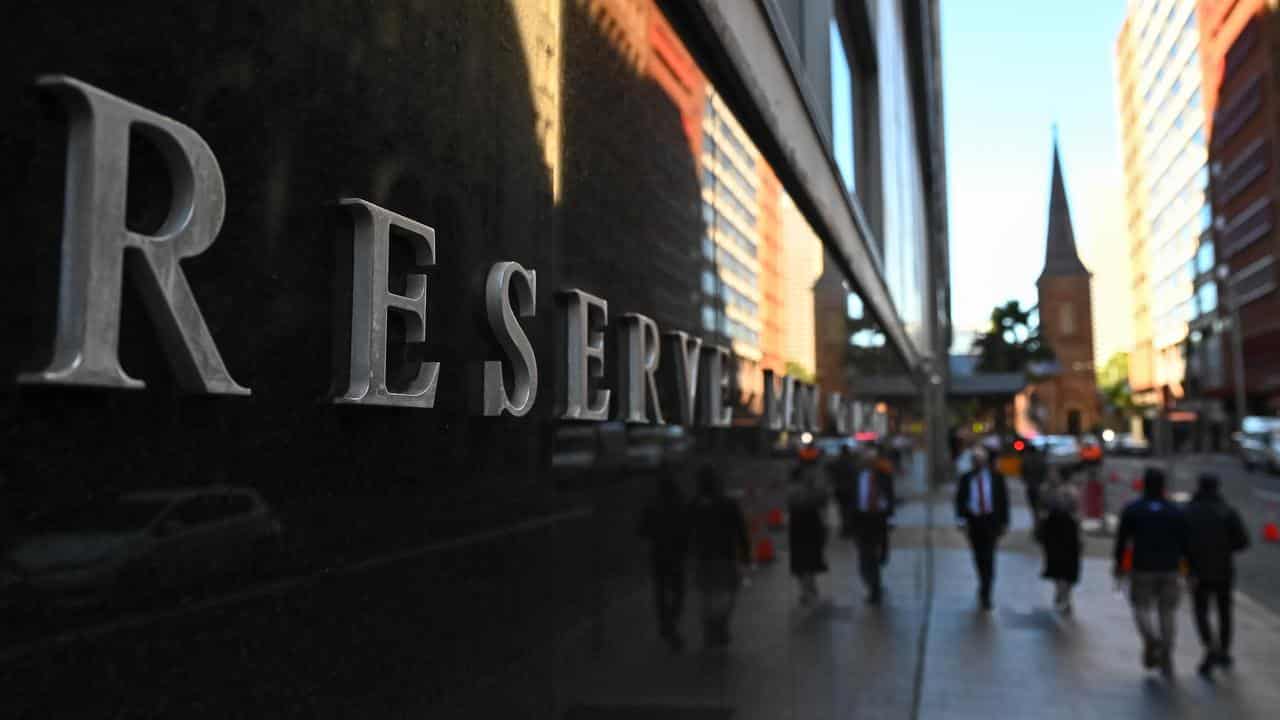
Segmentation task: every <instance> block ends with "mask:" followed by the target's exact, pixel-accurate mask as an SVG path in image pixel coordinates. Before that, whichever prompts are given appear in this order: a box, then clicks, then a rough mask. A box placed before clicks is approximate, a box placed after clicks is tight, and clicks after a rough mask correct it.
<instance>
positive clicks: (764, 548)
mask: <svg viewBox="0 0 1280 720" xmlns="http://www.w3.org/2000/svg"><path fill="white" fill-rule="evenodd" d="M777 557H778V555H777V553H776V552H775V551H774V549H773V539H772V538H770V537H769V536H768V535H765V536H764V537H762V538H760V541H759V542H757V543H756V562H758V563H771V562H773V561H774V560H775V559H777Z"/></svg>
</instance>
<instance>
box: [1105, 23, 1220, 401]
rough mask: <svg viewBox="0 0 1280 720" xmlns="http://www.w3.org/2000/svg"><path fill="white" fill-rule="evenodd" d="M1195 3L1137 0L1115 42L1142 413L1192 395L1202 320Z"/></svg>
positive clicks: (1133, 370) (1204, 177) (1204, 180)
mask: <svg viewBox="0 0 1280 720" xmlns="http://www.w3.org/2000/svg"><path fill="white" fill-rule="evenodd" d="M1196 17H1197V16H1196V7H1195V2H1194V0H1130V2H1129V8H1128V15H1127V17H1126V18H1125V21H1124V24H1123V25H1122V26H1121V29H1120V33H1119V36H1118V37H1117V40H1116V64H1117V84H1118V95H1119V104H1120V114H1121V119H1122V121H1121V133H1122V146H1123V152H1124V169H1125V179H1126V206H1127V207H1126V209H1127V213H1128V222H1127V225H1128V230H1129V247H1130V258H1131V261H1132V275H1133V291H1134V333H1135V342H1134V348H1133V353H1132V355H1131V358H1130V364H1129V367H1130V385H1131V386H1132V388H1133V391H1134V398H1135V400H1136V401H1138V402H1139V403H1141V404H1146V405H1149V406H1155V407H1158V408H1161V409H1171V408H1173V407H1175V406H1177V405H1179V404H1180V403H1181V402H1182V401H1183V399H1184V398H1186V397H1187V396H1188V393H1187V388H1186V386H1185V382H1184V381H1185V369H1186V362H1185V353H1186V346H1185V341H1186V340H1187V338H1188V331H1189V328H1190V326H1191V325H1192V324H1193V323H1194V322H1196V320H1197V318H1199V317H1200V316H1201V315H1202V314H1203V313H1202V312H1201V311H1200V308H1199V305H1198V304H1197V302H1198V300H1197V295H1196V293H1197V284H1196V278H1195V273H1194V272H1193V271H1192V268H1193V261H1194V259H1195V258H1196V256H1197V253H1199V252H1200V251H1201V247H1202V246H1204V245H1206V244H1208V243H1209V242H1210V240H1209V238H1208V237H1207V235H1206V231H1207V230H1208V229H1209V225H1210V222H1209V221H1210V217H1211V216H1210V211H1209V207H1208V198H1207V196H1206V186H1207V184H1208V169H1207V166H1206V144H1205V132H1204V102H1203V93H1202V91H1201V66H1200V54H1199V45H1200V30H1199V27H1198V25H1197V19H1196Z"/></svg>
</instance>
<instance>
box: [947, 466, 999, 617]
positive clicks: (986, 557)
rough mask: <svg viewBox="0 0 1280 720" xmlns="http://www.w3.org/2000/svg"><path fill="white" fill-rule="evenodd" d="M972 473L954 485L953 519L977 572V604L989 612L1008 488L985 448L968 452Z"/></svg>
mask: <svg viewBox="0 0 1280 720" xmlns="http://www.w3.org/2000/svg"><path fill="white" fill-rule="evenodd" d="M969 457H970V459H971V461H972V463H973V469H972V470H971V471H970V472H969V473H967V474H966V475H965V476H964V477H963V478H961V479H960V482H958V483H956V500H955V506H956V517H957V518H959V519H960V520H962V521H963V522H964V524H965V530H966V532H967V534H968V536H969V547H970V549H971V550H972V551H973V565H974V568H975V569H977V571H978V601H979V602H980V603H981V604H982V608H983V609H984V610H990V609H991V588H992V586H993V585H994V584H995V577H996V543H997V542H999V540H1000V538H1001V536H1003V535H1004V533H1005V531H1006V530H1008V529H1009V488H1008V486H1007V485H1006V484H1005V481H1004V476H1003V475H1001V474H1000V473H998V472H995V471H994V470H992V469H991V467H990V460H989V457H988V455H987V451H986V449H985V448H982V447H979V446H974V447H973V449H971V450H970V451H969Z"/></svg>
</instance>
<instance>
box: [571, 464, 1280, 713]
mask: <svg viewBox="0 0 1280 720" xmlns="http://www.w3.org/2000/svg"><path fill="white" fill-rule="evenodd" d="M1020 491H1021V488H1020V487H1015V488H1014V489H1013V493H1012V494H1013V495H1014V496H1015V497H1020V496H1021V492H1020ZM945 495H946V492H945V491H944V492H943V496H944V497H945ZM928 514H929V513H928V512H927V507H926V505H925V503H924V501H922V500H917V501H915V502H912V503H909V504H907V505H906V506H904V507H903V508H901V509H900V511H899V514H898V529H897V530H895V532H894V538H893V542H894V553H893V557H892V560H891V562H890V564H889V567H888V568H887V569H886V589H887V596H886V601H885V604H884V606H883V607H880V608H872V607H868V606H867V605H866V604H865V603H864V602H863V599H862V598H863V590H862V588H861V586H860V583H859V581H858V579H857V571H856V556H855V553H854V549H853V547H852V545H851V544H849V543H848V542H843V541H839V540H836V541H833V542H832V543H831V544H830V545H829V546H828V561H829V563H830V565H831V572H830V573H829V574H827V575H825V576H824V577H823V591H824V593H825V599H824V601H823V603H821V604H820V606H819V607H817V608H815V609H813V610H810V611H801V610H799V609H797V607H796V588H795V586H794V583H793V581H792V579H791V577H790V576H789V574H788V572H787V565H786V554H785V551H784V552H783V553H782V554H781V557H780V558H779V561H778V562H776V563H774V564H773V565H771V566H768V567H764V568H761V569H759V570H757V571H756V572H755V573H754V574H753V575H752V578H751V584H750V586H749V587H747V588H745V589H744V590H743V592H742V593H741V594H740V596H739V605H738V609H737V613H736V616H735V623H734V632H735V635H734V643H733V646H732V647H731V648H730V649H729V651H728V652H726V653H711V652H706V651H702V650H700V649H697V648H698V645H699V638H698V635H697V597H696V595H694V596H691V597H690V598H689V603H688V606H687V608H686V613H685V619H684V628H685V633H686V636H687V637H688V639H689V641H690V649H689V650H688V651H686V652H685V653H684V654H681V655H674V654H672V653H671V652H670V651H668V650H667V649H666V648H665V646H664V645H662V644H661V643H660V642H659V641H658V639H657V638H656V637H655V633H654V629H653V624H654V621H653V612H652V609H651V607H650V603H649V597H648V594H647V593H640V594H637V596H635V597H631V598H628V599H626V600H623V601H620V602H617V603H616V604H615V605H614V606H613V609H612V610H611V611H610V613H609V614H608V617H607V619H606V620H605V621H604V623H602V625H601V626H600V627H596V628H594V632H593V633H592V635H593V638H592V642H589V643H587V642H583V643H569V644H568V648H573V649H566V652H565V653H564V657H562V659H561V660H562V667H561V668H560V671H561V672H558V673H557V675H558V676H559V677H561V678H569V679H570V681H569V683H568V685H567V687H566V688H565V693H564V694H565V701H564V706H565V708H566V710H567V712H566V715H565V716H566V717H568V718H575V719H579V718H599V719H602V720H603V719H608V718H662V719H673V718H708V719H710V718H734V719H735V720H737V719H743V718H759V719H761V720H765V719H769V720H773V719H783V718H797V719H804V720H809V719H818V718H855V717H856V718H912V717H920V718H983V719H984V720H985V719H989V718H992V717H1013V718H1094V717H1096V718H1141V717H1162V718H1163V717H1193V716H1194V717H1209V716H1214V715H1216V716H1218V717H1223V718H1248V717H1273V716H1274V715H1275V712H1276V708H1280V683H1277V682H1276V678H1278V677H1280V672H1278V669H1280V618H1278V617H1277V616H1275V615H1274V614H1271V613H1269V612H1268V611H1266V610H1264V609H1263V608H1262V607H1261V606H1259V605H1257V604H1256V603H1253V602H1251V601H1249V600H1248V599H1247V598H1243V597H1241V598H1240V600H1239V601H1238V603H1237V619H1236V624H1237V628H1236V638H1237V640H1236V647H1235V656H1236V659H1237V663H1236V665H1237V668H1236V670H1235V671H1234V672H1233V673H1232V674H1229V675H1220V676H1219V680H1218V681H1217V683H1216V684H1209V683H1206V682H1204V681H1202V680H1201V679H1200V678H1199V677H1198V676H1196V675H1195V666H1196V664H1197V662H1198V661H1199V657H1200V648H1199V641H1198V639H1197V638H1196V636H1195V632H1194V629H1193V627H1192V623H1191V617H1190V610H1189V608H1188V606H1187V604H1186V603H1185V602H1184V604H1183V606H1182V607H1181V608H1180V611H1179V612H1180V619H1181V627H1180V629H1179V632H1180V634H1179V643H1178V653H1177V677H1176V678H1175V680H1174V682H1173V683H1172V684H1168V683H1165V682H1164V681H1163V680H1161V679H1159V678H1158V677H1157V676H1155V675H1153V674H1150V673H1148V672H1146V671H1144V670H1143V669H1142V668H1141V667H1140V662H1139V661H1140V652H1139V643H1138V640H1137V636H1136V633H1135V631H1134V629H1133V624H1132V621H1131V619H1130V614H1129V608H1128V604H1127V602H1126V601H1125V599H1124V598H1123V597H1122V596H1120V595H1119V594H1117V593H1116V592H1115V591H1114V589H1113V587H1112V581H1111V578H1110V573H1109V571H1110V562H1109V560H1107V559H1105V558H1102V557H1097V556H1098V555H1100V554H1101V553H1099V552H1097V550H1096V549H1095V550H1094V552H1092V553H1090V554H1091V555H1093V556H1094V557H1089V558H1087V559H1086V560H1085V565H1084V577H1083V580H1082V583H1081V585H1080V587H1079V588H1078V589H1077V596H1076V615H1075V618H1074V619H1063V618H1060V617H1058V616H1057V615H1055V614H1054V613H1052V612H1051V611H1050V610H1049V609H1048V607H1049V602H1048V595H1049V588H1048V584H1047V583H1045V582H1044V581H1042V580H1040V579H1039V571H1040V559H1039V556H1038V549H1037V548H1036V547H1035V545H1034V543H1033V542H1031V541H1030V539H1029V515H1028V514H1027V512H1026V510H1025V508H1024V507H1018V508H1016V509H1015V523H1014V525H1015V527H1014V528H1013V530H1012V531H1011V533H1010V537H1009V538H1008V539H1007V540H1006V542H1005V543H1003V545H1002V551H1001V553H1000V556H999V559H998V569H997V573H998V579H997V585H996V604H997V607H996V609H995V611H993V612H991V613H982V612H979V611H978V610H977V608H976V600H975V580H974V577H973V571H972V565H971V563H970V559H969V555H968V551H967V550H966V549H965V547H964V542H963V537H962V536H961V534H960V532H959V531H957V530H956V529H954V528H953V527H951V526H950V519H951V512H950V507H949V503H948V502H946V500H945V499H941V498H940V499H938V500H936V501H935V504H934V517H935V519H936V521H937V526H936V527H935V529H933V530H932V531H931V532H930V531H929V529H928V521H927V518H928ZM777 537H778V538H780V539H782V540H784V542H783V543H782V544H783V545H785V533H783V534H780V535H779V536H777ZM922 648H923V654H922V653H921V649H922Z"/></svg>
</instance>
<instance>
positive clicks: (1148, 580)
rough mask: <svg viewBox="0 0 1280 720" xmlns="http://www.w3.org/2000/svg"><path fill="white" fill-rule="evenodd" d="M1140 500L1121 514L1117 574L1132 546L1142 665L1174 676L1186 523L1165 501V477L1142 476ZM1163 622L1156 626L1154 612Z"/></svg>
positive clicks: (1152, 472) (1132, 591)
mask: <svg viewBox="0 0 1280 720" xmlns="http://www.w3.org/2000/svg"><path fill="white" fill-rule="evenodd" d="M1142 483H1143V486H1142V497H1141V498H1139V499H1137V500H1135V501H1133V502H1132V503H1129V506H1128V507H1126V508H1125V509H1124V512H1123V513H1122V514H1121V515H1120V528H1119V530H1118V531H1117V532H1116V544H1115V569H1114V572H1115V574H1116V576H1117V577H1119V576H1120V575H1121V574H1122V573H1123V558H1124V554H1125V551H1126V549H1127V548H1128V547H1129V544H1130V543H1132V544H1133V575H1132V577H1131V578H1130V581H1129V582H1130V586H1129V602H1130V603H1131V604H1132V605H1133V617H1134V622H1135V623H1136V624H1137V626H1138V632H1139V634H1141V635H1142V642H1143V652H1142V664H1143V667H1146V668H1147V669H1152V668H1156V667H1159V668H1160V671H1161V672H1162V673H1163V674H1164V675H1165V677H1170V676H1172V675H1173V644H1174V639H1175V630H1176V629H1177V622H1176V620H1175V618H1174V614H1173V613H1174V611H1175V610H1176V609H1177V608H1178V598H1179V595H1180V594H1181V588H1180V587H1179V580H1178V566H1179V564H1180V563H1181V561H1182V559H1183V558H1184V557H1186V555H1187V541H1188V532H1187V518H1186V517H1185V516H1184V515H1183V514H1182V511H1181V510H1179V509H1178V508H1177V506H1175V505H1174V504H1173V503H1171V502H1169V501H1168V500H1166V499H1165V497H1164V473H1163V472H1161V471H1160V470H1158V469H1156V468H1147V470H1146V472H1144V473H1143V477H1142ZM1153 611H1155V612H1156V615H1157V616H1158V618H1159V622H1158V623H1153V622H1152V612H1153Z"/></svg>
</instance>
